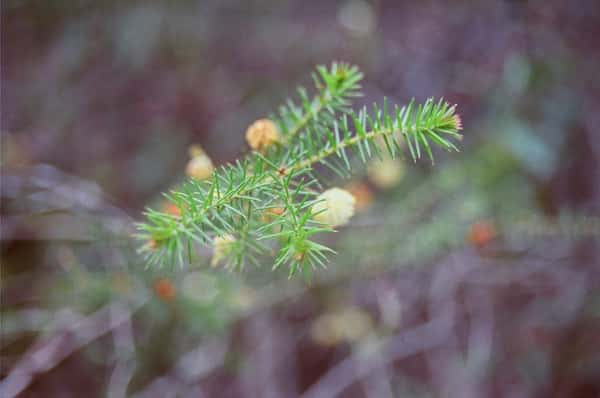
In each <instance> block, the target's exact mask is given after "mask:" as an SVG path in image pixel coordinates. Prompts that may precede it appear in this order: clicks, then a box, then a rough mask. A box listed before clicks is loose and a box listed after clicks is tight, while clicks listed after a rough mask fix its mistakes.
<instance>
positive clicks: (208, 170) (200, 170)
mask: <svg viewBox="0 0 600 398" xmlns="http://www.w3.org/2000/svg"><path fill="white" fill-rule="evenodd" d="M214 169H215V167H214V166H213V162H212V160H210V158H209V157H208V156H206V154H204V153H202V154H199V155H197V156H195V157H193V158H192V159H190V161H189V162H188V164H187V167H186V168H185V173H186V174H187V175H188V176H190V177H192V178H195V179H196V180H205V179H207V178H208V177H210V176H211V175H212V173H213V171H214Z"/></svg>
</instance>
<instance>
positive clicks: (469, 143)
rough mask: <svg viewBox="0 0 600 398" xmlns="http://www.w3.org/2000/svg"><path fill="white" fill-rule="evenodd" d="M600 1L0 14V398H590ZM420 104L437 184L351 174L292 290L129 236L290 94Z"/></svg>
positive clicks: (179, 5) (596, 349)
mask: <svg viewBox="0 0 600 398" xmlns="http://www.w3.org/2000/svg"><path fill="white" fill-rule="evenodd" d="M599 38H600V3H598V2H597V1H595V0H587V1H586V0H577V1H568V2H567V1H560V0H543V1H542V0H539V1H519V0H511V1H508V0H489V1H481V2H473V1H453V2H436V1H420V2H414V1H392V0H390V1H383V0H373V1H366V0H343V1H306V0H304V1H302V0H297V1H296V0H293V1H275V0H250V1H229V0H220V1H187V0H177V1H170V2H166V1H165V2H155V1H126V2H125V1H115V0H100V1H98V0H97V1H87V0H80V1H66V0H54V1H35V0H21V1H18V0H12V1H10V0H6V1H3V2H2V24H1V68H2V70H1V88H2V104H1V105H2V108H1V120H0V122H1V133H2V141H1V156H2V157H1V164H2V165H1V168H2V169H1V204H0V211H1V229H0V232H1V238H2V240H1V247H0V250H1V261H2V275H1V276H2V280H1V282H2V287H1V293H0V294H1V307H2V308H1V324H0V326H1V340H0V362H1V369H0V374H1V377H2V381H0V396H2V397H14V396H23V397H82V396H85V397H96V396H97V397H125V396H127V397H129V396H134V397H299V396H301V397H367V398H375V397H376V398H381V397H383V398H385V397H400V396H402V397H415V398H417V397H419V398H421V397H423V398H424V397H598V396H600V245H599V244H598V243H599V239H600V218H598V217H600V214H599V213H600V133H599V132H598V126H600V112H599V109H600V77H599V76H598V72H599V71H600V40H599ZM332 61H346V62H351V63H355V64H357V65H358V66H360V67H361V68H362V69H363V71H364V72H365V75H366V78H365V80H364V85H363V88H364V92H365V96H364V97H363V98H361V99H360V100H359V101H358V103H357V105H362V104H370V103H372V102H373V101H380V100H381V99H382V97H384V96H386V97H387V98H388V99H389V100H390V101H391V102H395V103H400V104H403V103H406V102H407V101H408V100H409V99H410V98H412V97H415V98H416V99H418V100H424V99H425V98H427V97H430V96H434V97H441V96H443V97H444V98H446V99H447V100H448V101H450V102H451V103H456V104H457V106H458V110H459V112H460V114H461V116H462V119H463V125H464V127H465V129H464V134H465V139H464V141H463V143H462V146H461V149H462V150H461V152H460V153H459V154H449V155H446V154H441V153H440V154H438V156H437V164H436V166H435V167H431V166H430V165H429V164H427V162H422V163H420V164H415V165H414V164H412V162H411V164H408V162H396V163H394V162H392V163H390V164H384V165H379V166H376V165H373V166H372V167H369V168H368V170H367V172H366V173H365V174H364V175H357V176H356V177H355V179H354V180H353V181H350V182H348V184H350V185H349V186H348V187H347V188H348V189H350V190H352V192H353V193H354V194H355V195H356V196H357V198H358V202H359V214H358V215H357V216H356V217H355V218H353V220H352V222H351V223H350V225H349V226H348V227H346V228H344V229H343V231H342V232H341V233H340V234H338V235H337V237H336V242H335V248H336V250H337V251H338V252H339V255H338V256H336V257H335V258H334V259H333V261H332V263H331V265H330V266H329V268H328V269H326V270H322V271H320V272H318V273H317V274H316V277H315V279H314V280H313V281H312V282H311V283H310V284H307V283H305V282H304V281H302V280H291V281H289V280H287V278H286V276H285V275H283V274H281V275H280V274H278V273H271V272H270V271H269V269H270V264H265V267H264V268H262V269H247V270H246V271H245V272H244V273H241V274H232V273H228V272H226V271H224V270H222V269H211V268H209V267H208V266H207V261H206V259H205V261H199V262H198V263H197V264H192V265H190V267H189V268H186V269H174V270H169V269H145V264H144V262H143V260H142V259H141V258H140V257H139V256H138V255H137V254H136V251H135V249H136V246H137V245H138V244H139V243H138V242H135V241H133V240H132V239H131V238H130V233H131V231H132V223H133V222H135V221H136V220H139V219H140V218H141V212H142V210H143V208H144V207H145V206H161V205H163V203H162V199H161V196H160V192H162V191H164V190H167V189H169V187H171V186H173V185H174V184H176V183H178V182H179V181H181V179H182V178H184V176H185V174H184V170H185V165H186V163H187V161H188V157H187V156H188V155H187V152H188V148H189V146H190V145H192V144H200V145H201V146H202V147H203V148H204V149H205V150H206V152H207V153H208V154H209V155H210V156H211V157H212V158H213V160H214V161H215V162H216V163H218V164H221V163H224V162H227V161H230V160H233V159H236V158H237V157H238V156H240V155H243V154H244V153H245V152H246V151H247V147H246V146H245V142H244V137H243V132H244V131H245V129H246V127H247V126H248V125H249V124H250V123H251V122H252V121H254V120H255V119H257V118H260V117H264V116H266V115H268V114H270V113H271V112H272V111H273V110H275V109H276V107H277V106H278V105H279V104H280V103H282V102H283V101H285V99H286V98H287V97H288V96H291V95H293V94H294V92H293V90H294V88H295V87H296V86H297V85H300V84H302V85H310V84H311V81H310V72H311V71H312V69H313V67H314V66H315V65H317V64H330V63H331V62H332Z"/></svg>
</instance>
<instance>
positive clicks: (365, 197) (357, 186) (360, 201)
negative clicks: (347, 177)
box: [345, 182, 373, 211]
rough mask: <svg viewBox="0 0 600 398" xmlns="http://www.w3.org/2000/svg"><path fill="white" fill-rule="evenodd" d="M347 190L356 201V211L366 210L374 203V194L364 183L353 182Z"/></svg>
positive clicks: (347, 186)
mask: <svg viewBox="0 0 600 398" xmlns="http://www.w3.org/2000/svg"><path fill="white" fill-rule="evenodd" d="M345 189H346V190H347V191H348V192H350V193H351V194H352V196H354V198H355V199H356V203H355V207H356V211H363V210H366V209H367V208H368V207H369V206H370V205H371V203H373V192H372V191H371V188H369V186H368V185H367V184H365V183H364V182H351V183H350V184H348V185H346V187H345Z"/></svg>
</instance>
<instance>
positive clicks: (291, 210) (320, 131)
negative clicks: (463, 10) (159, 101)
mask: <svg viewBox="0 0 600 398" xmlns="http://www.w3.org/2000/svg"><path fill="white" fill-rule="evenodd" d="M361 78H362V74H361V73H360V72H359V71H358V69H357V68H356V67H354V66H349V65H346V64H333V65H332V66H331V67H330V68H325V67H318V68H317V74H316V75H314V79H315V82H316V94H315V96H314V98H313V99H312V100H310V99H308V96H307V94H306V90H304V89H302V88H301V89H299V90H298V91H299V93H300V97H301V103H302V105H300V106H298V105H295V104H293V103H292V102H288V104H287V105H286V106H284V107H282V108H281V110H280V113H279V114H280V116H279V117H278V118H276V122H277V124H278V126H279V127H280V129H281V131H282V133H283V135H284V141H283V145H273V146H272V147H271V148H270V149H269V150H268V151H267V152H266V153H259V152H251V153H249V154H248V155H247V156H246V157H245V158H244V159H241V160H239V161H237V162H235V163H234V164H229V165H223V166H221V167H219V168H218V169H217V170H215V172H214V173H213V175H212V177H211V178H210V179H208V180H205V181H196V180H192V179H190V180H188V181H186V182H185V183H184V184H183V185H182V186H181V187H179V188H178V189H175V190H173V191H172V192H170V193H168V194H166V195H165V196H166V197H167V199H168V200H170V201H171V202H172V203H173V204H175V205H176V206H177V207H178V209H179V210H180V212H181V214H180V215H178V216H174V215H171V214H166V213H163V212H159V211H156V210H152V209H148V210H147V211H146V213H145V215H146V221H145V222H143V223H140V224H139V225H138V230H139V234H138V236H139V237H140V238H141V239H142V240H144V241H146V242H151V244H146V245H145V246H144V247H143V248H142V251H143V252H144V253H145V254H146V255H147V257H148V262H149V264H157V265H162V264H170V265H174V264H185V263H186V262H190V261H192V259H193V254H194V252H195V246H197V245H206V246H211V245H212V242H213V240H214V238H215V237H218V236H225V235H232V236H234V237H235V239H236V240H235V244H232V245H231V247H230V248H229V249H228V250H227V252H226V253H221V254H222V255H224V257H225V261H226V265H227V267H229V268H231V269H242V268H243V267H244V265H245V264H246V263H247V262H252V263H255V264H257V265H258V264H260V263H261V262H262V263H264V262H265V261H266V260H265V257H266V256H267V255H268V254H270V253H275V256H274V260H273V264H274V265H273V268H274V269H276V268H279V267H282V266H286V267H288V272H289V275H290V276H292V275H294V274H296V273H299V272H302V273H303V274H304V275H306V276H310V274H311V272H312V270H313V269H314V268H316V267H317V266H325V264H326V263H327V254H330V253H333V250H332V249H330V248H329V247H327V246H324V245H323V244H321V243H318V242H317V241H316V237H315V235H317V234H319V233H327V232H332V231H333V229H332V228H330V227H328V226H325V225H322V224H319V223H318V222H316V221H315V220H314V218H313V217H314V215H315V214H314V213H313V210H312V208H313V205H314V204H315V203H316V201H317V196H318V194H319V193H320V191H322V189H323V186H322V181H321V179H320V178H319V177H318V176H317V175H316V173H315V166H316V165H318V164H322V165H324V166H326V167H327V168H329V169H331V170H333V171H334V172H335V173H336V174H337V175H339V176H340V177H343V178H344V177H347V176H348V175H349V174H350V173H351V164H352V163H353V162H351V159H353V158H356V159H359V160H360V161H362V162H363V163H364V162H366V161H367V160H368V159H370V158H372V157H374V156H375V157H382V156H383V155H387V156H392V157H396V156H399V155H400V154H401V153H402V151H403V148H404V147H406V148H407V151H408V154H409V155H410V157H411V158H412V159H413V160H417V159H419V158H421V157H422V155H423V154H427V156H428V157H429V158H430V159H431V161H433V150H432V149H433V147H436V146H437V147H439V148H441V149H444V150H457V148H456V146H455V144H454V142H453V141H456V140H459V139H460V138H461V135H460V134H459V133H458V130H460V128H461V125H460V119H459V117H458V115H456V114H455V108H454V107H453V106H450V105H448V104H447V103H446V102H444V101H442V100H439V101H433V100H428V101H426V102H425V103H424V104H415V103H414V102H413V101H411V102H410V103H409V104H408V105H406V106H402V107H400V106H393V107H390V106H388V104H387V101H385V100H384V102H383V105H382V106H378V105H376V104H375V105H374V106H373V107H372V109H371V110H370V111H369V110H367V109H366V108H363V109H362V110H360V111H359V112H354V111H351V110H350V109H349V105H350V100H351V99H352V98H353V97H356V96H358V95H359V91H358V89H359V87H360V86H359V82H360V79H361ZM276 209H278V210H279V211H278V212H277V214H276V215H275V214H273V213H274V210H276Z"/></svg>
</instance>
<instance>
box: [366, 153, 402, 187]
mask: <svg viewBox="0 0 600 398" xmlns="http://www.w3.org/2000/svg"><path fill="white" fill-rule="evenodd" d="M367 174H368V175H369V179H370V180H371V181H372V182H373V184H375V185H376V186H377V187H378V188H381V189H388V188H392V187H394V186H396V185H398V183H399V182H400V181H401V180H402V178H403V177H404V163H403V162H402V160H400V159H392V158H390V157H385V158H384V159H383V160H378V159H373V160H372V161H371V162H370V163H369V166H368V167H367Z"/></svg>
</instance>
